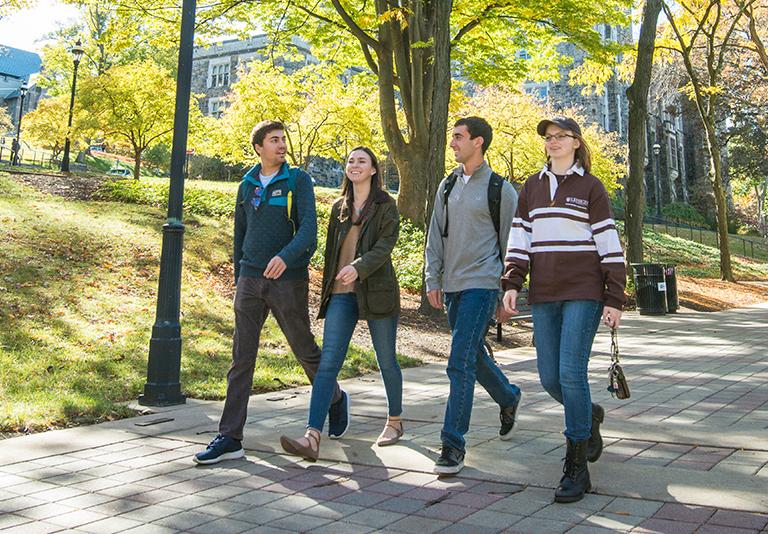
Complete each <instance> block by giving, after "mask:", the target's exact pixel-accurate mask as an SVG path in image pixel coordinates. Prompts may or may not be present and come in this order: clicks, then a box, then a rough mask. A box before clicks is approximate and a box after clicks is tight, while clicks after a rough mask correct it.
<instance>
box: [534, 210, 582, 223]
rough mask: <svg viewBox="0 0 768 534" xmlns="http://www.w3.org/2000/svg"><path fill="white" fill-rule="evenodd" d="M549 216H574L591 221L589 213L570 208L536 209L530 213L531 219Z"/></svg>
mask: <svg viewBox="0 0 768 534" xmlns="http://www.w3.org/2000/svg"><path fill="white" fill-rule="evenodd" d="M549 214H560V215H572V216H573V217H578V218H579V219H584V220H585V221H588V220H589V215H588V214H587V213H584V212H583V211H579V210H572V209H569V208H552V207H547V208H536V209H534V210H531V211H530V212H529V213H528V215H530V217H531V219H534V218H536V217H537V216H539V215H549Z"/></svg>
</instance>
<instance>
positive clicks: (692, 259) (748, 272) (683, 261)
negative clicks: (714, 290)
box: [643, 226, 768, 280]
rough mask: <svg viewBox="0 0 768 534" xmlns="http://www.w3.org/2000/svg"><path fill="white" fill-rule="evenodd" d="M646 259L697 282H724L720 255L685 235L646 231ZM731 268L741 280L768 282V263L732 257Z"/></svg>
mask: <svg viewBox="0 0 768 534" xmlns="http://www.w3.org/2000/svg"><path fill="white" fill-rule="evenodd" d="M643 245H644V259H645V261H647V262H652V263H672V264H675V265H677V266H678V267H677V269H676V271H677V273H678V274H680V275H684V276H685V275H687V276H693V277H695V278H720V251H719V250H718V248H717V247H715V246H711V245H706V244H704V245H702V244H701V243H698V242H696V241H691V240H689V239H687V236H685V237H684V236H683V235H682V234H681V236H680V237H675V236H672V235H669V234H665V233H663V232H654V231H652V230H650V228H649V227H647V226H646V228H645V229H644V230H643ZM731 266H732V268H733V274H734V276H735V277H736V279H737V280H766V279H768V263H766V262H765V259H751V258H747V257H744V256H738V255H737V254H736V253H735V251H733V250H732V253H731Z"/></svg>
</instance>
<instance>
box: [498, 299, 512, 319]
mask: <svg viewBox="0 0 768 534" xmlns="http://www.w3.org/2000/svg"><path fill="white" fill-rule="evenodd" d="M513 315H514V313H510V312H508V311H507V310H506V309H505V308H504V304H499V305H498V306H496V322H497V323H506V322H507V321H509V319H510V317H512V316H513Z"/></svg>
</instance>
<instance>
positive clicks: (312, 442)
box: [280, 428, 320, 462]
mask: <svg viewBox="0 0 768 534" xmlns="http://www.w3.org/2000/svg"><path fill="white" fill-rule="evenodd" d="M304 437H305V438H306V439H307V441H308V442H309V445H303V444H301V443H300V442H299V441H298V440H295V439H291V438H289V437H288V436H280V445H281V446H282V447H283V450H284V451H285V452H287V453H288V454H293V455H294V456H300V457H302V458H304V459H305V460H307V461H308V462H316V461H317V458H318V456H320V432H318V431H317V430H315V429H314V428H308V429H307V432H306V433H305V434H304Z"/></svg>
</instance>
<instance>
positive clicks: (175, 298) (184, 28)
mask: <svg viewBox="0 0 768 534" xmlns="http://www.w3.org/2000/svg"><path fill="white" fill-rule="evenodd" d="M195 4H196V2H195V0H184V1H183V4H182V8H181V9H182V13H181V39H180V44H179V68H178V77H177V79H176V112H175V115H174V121H173V146H172V148H171V187H170V191H169V193H168V222H167V223H166V224H165V225H163V249H162V255H161V257H160V281H159V287H158V296H157V318H156V320H155V325H154V326H153V327H152V338H151V339H150V340H149V362H148V364H147V382H146V384H144V394H143V395H141V396H139V404H143V405H145V406H169V405H173V404H184V403H185V402H186V397H185V395H184V394H183V393H182V392H181V383H180V381H179V376H180V373H181V324H180V322H179V309H180V302H181V258H182V245H183V241H184V239H183V238H184V224H182V205H183V202H184V160H185V156H186V148H187V133H188V130H189V98H190V93H191V85H192V50H193V47H194V36H195V7H196V6H195Z"/></svg>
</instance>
